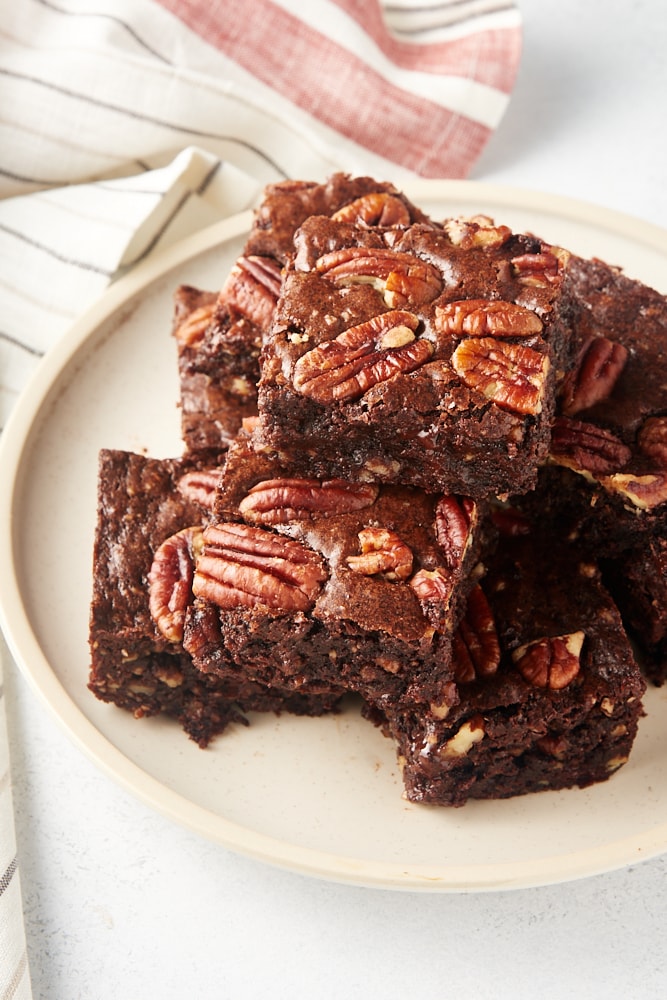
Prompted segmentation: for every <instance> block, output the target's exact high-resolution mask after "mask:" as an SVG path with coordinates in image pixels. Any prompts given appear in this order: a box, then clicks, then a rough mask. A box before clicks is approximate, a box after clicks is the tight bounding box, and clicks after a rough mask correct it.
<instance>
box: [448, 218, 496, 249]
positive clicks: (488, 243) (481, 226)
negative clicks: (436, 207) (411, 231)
mask: <svg viewBox="0 0 667 1000" xmlns="http://www.w3.org/2000/svg"><path fill="white" fill-rule="evenodd" d="M442 228H443V229H444V230H445V232H446V233H447V236H448V237H449V241H450V243H452V244H453V245H454V246H456V247H462V248H463V249H464V250H469V249H471V248H472V247H487V248H493V247H499V246H502V245H503V243H506V242H507V240H508V239H509V238H510V236H511V235H512V230H511V229H509V228H508V226H496V225H495V223H494V221H493V219H491V218H489V216H488V215H472V216H470V218H456V219H445V221H444V222H443V224H442Z"/></svg>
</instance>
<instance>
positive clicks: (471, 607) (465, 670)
mask: <svg viewBox="0 0 667 1000" xmlns="http://www.w3.org/2000/svg"><path fill="white" fill-rule="evenodd" d="M452 660H453V664H454V676H455V677H456V680H457V681H458V682H459V684H465V683H469V682H470V681H474V680H476V679H477V678H479V677H492V676H493V675H494V674H495V673H496V671H497V669H498V664H499V663H500V643H499V641H498V632H497V630H496V622H495V619H494V617H493V612H492V611H491V607H490V605H489V602H488V601H487V599H486V595H485V593H484V591H483V590H482V588H481V587H480V585H479V584H476V586H474V587H473V589H472V590H471V591H470V594H469V595H468V603H467V605H466V611H465V614H464V616H463V618H462V619H461V622H460V624H459V627H458V629H457V630H456V632H455V633H454V636H453V641H452Z"/></svg>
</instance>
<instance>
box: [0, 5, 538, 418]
mask: <svg viewBox="0 0 667 1000" xmlns="http://www.w3.org/2000/svg"><path fill="white" fill-rule="evenodd" d="M0 6H1V7H2V10H1V11H0V109H1V114H0V273H1V277H0V427H2V426H3V425H4V422H5V420H6V418H7V416H8V414H9V412H10V410H11V408H12V406H13V404H14V402H15V400H16V397H17V394H18V393H19V392H20V391H21V389H22V388H23V386H24V385H25V383H26V381H27V379H28V378H29V376H30V373H31V372H32V370H33V369H34V368H35V366H36V365H37V363H38V361H39V358H40V357H41V356H42V355H43V353H44V352H45V351H47V350H48V348H49V346H50V345H51V344H52V343H53V342H54V340H55V339H56V338H57V337H58V336H59V335H60V334H61V333H62V332H63V331H64V330H66V329H67V328H68V327H69V325H70V324H71V322H72V321H73V319H75V318H76V317H77V316H79V315H80V314H81V313H82V312H84V311H85V309H86V308H87V307H88V306H89V305H90V304H91V302H92V301H93V300H94V299H95V298H97V296H98V295H99V294H100V293H101V291H102V290H103V289H104V288H105V287H106V286H107V285H108V283H109V282H110V281H112V280H113V279H114V277H116V276H117V275H118V274H119V273H121V272H122V271H124V270H126V269H127V268H128V267H130V266H131V265H132V263H133V262H136V261H138V260H140V259H142V258H143V257H145V256H147V255H148V254H150V253H152V252H153V251H154V250H155V249H156V248H158V247H163V246H165V245H166V244H168V243H169V242H172V241H173V240H174V239H176V238H178V237H179V236H183V235H186V234H188V233H191V232H193V231H194V230H196V229H198V228H201V227H202V226H203V225H205V224H208V223H213V222H216V221H218V220H219V219H221V218H223V217H225V215H228V214H230V213H232V212H236V211H240V210H241V209H244V208H247V207H248V206H249V205H251V204H252V203H253V202H254V201H255V200H256V198H257V195H258V193H259V191H260V190H261V188H262V187H263V185H264V184H266V183H268V182H271V181H275V180H279V179H282V178H285V177H297V178H305V179H312V180H323V179H324V178H325V177H326V176H328V175H329V174H331V173H333V172H334V171H336V170H344V171H348V172H350V173H363V174H372V175H374V176H376V177H378V178H379V179H382V180H392V181H394V182H396V183H399V184H400V183H401V182H402V181H404V180H405V179H407V178H409V177H414V176H431V177H450V178H457V177H464V176H465V175H466V174H467V173H468V172H469V170H470V168H471V166H472V164H473V163H474V162H475V160H476V158H477V157H478V156H479V154H480V152H481V150H482V148H483V147H484V144H485V142H486V141H487V139H488V138H489V136H490V135H491V133H492V131H493V130H494V128H495V127H496V126H497V125H498V123H499V121H500V119H501V116H502V114H503V111H504V109H505V107H506V105H507V103H508V100H509V96H510V93H511V90H512V85H513V82H514V78H515V74H516V71H517V68H518V62H519V54H520V45H521V21H520V15H519V12H518V9H517V7H516V4H515V3H514V2H512V0H385V2H384V3H380V2H378V0H308V2H307V3H303V2H301V3H299V2H297V0H21V3H13V4H2V5H0Z"/></svg>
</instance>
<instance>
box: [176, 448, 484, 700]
mask: <svg viewBox="0 0 667 1000" xmlns="http://www.w3.org/2000/svg"><path fill="white" fill-rule="evenodd" d="M483 524H484V521H483V518H482V516H481V508H480V505H478V504H475V503H474V502H472V501H470V500H468V499H466V498H461V497H457V496H453V495H441V494H431V493H426V492H425V491H421V490H417V489H415V488H411V487H405V486H389V485H377V484H369V483H351V482H349V481H347V480H344V479H341V478H340V477H335V478H332V479H328V480H317V479H303V478H298V477H294V476H293V475H292V474H291V473H289V472H287V473H286V472H285V471H284V470H283V469H282V468H281V466H280V465H279V464H278V463H277V461H276V460H275V459H274V458H272V457H271V456H268V455H264V454H261V453H257V452H255V451H253V450H252V448H251V447H250V445H249V442H248V440H246V439H244V438H240V439H239V440H238V441H237V442H236V443H235V444H234V445H232V446H231V448H230V450H229V453H228V457H227V463H226V467H225V472H224V475H223V477H222V480H221V485H220V488H219V491H218V498H217V501H216V519H215V522H214V523H213V524H212V525H211V526H210V528H209V529H207V531H206V532H205V535H204V550H203V554H202V555H201V556H200V558H199V560H198V563H197V569H196V572H195V578H194V585H193V591H194V593H195V595H196V598H197V599H196V601H195V603H194V605H193V606H192V608H190V609H189V611H188V614H187V617H186V622H185V634H184V645H185V648H186V649H187V651H188V652H189V653H190V654H191V656H192V658H193V662H194V664H195V665H196V666H197V668H198V669H199V670H201V671H202V673H204V674H212V675H215V674H216V673H217V672H219V671H222V673H223V674H227V673H228V672H229V671H230V670H233V669H235V668H236V669H238V670H240V671H242V672H243V674H244V675H246V676H248V677H252V678H253V679H255V680H257V681H260V682H261V683H263V684H267V685H276V684H278V685H280V686H282V687H286V688H288V687H294V688H295V689H297V690H298V689H299V688H300V687H301V685H303V683H304V682H305V681H308V682H309V683H310V684H311V685H324V688H325V690H326V689H329V688H331V686H334V687H338V686H343V687H344V688H345V690H347V691H349V692H354V693H356V694H360V695H362V696H363V697H367V696H368V695H369V694H374V695H375V696H376V697H378V696H380V695H386V696H387V697H390V698H391V699H392V700H394V701H396V702H397V703H401V702H410V703H419V704H420V706H421V710H422V711H424V712H425V713H427V714H428V713H429V712H430V711H431V710H440V708H441V706H442V705H443V704H444V703H449V702H450V701H451V700H452V699H454V698H455V697H456V693H455V689H454V685H453V684H452V683H451V679H452V678H451V638H452V634H453V631H454V629H455V627H456V624H457V622H458V618H459V617H460V614H461V612H462V610H463V601H464V597H465V595H466V594H467V592H468V590H469V589H470V587H471V586H472V581H473V580H474V579H475V572H476V569H477V566H478V561H479V556H480V550H481V548H482V546H483V545H485V544H487V543H486V539H485V537H484V528H483Z"/></svg>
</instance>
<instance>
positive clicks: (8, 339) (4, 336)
mask: <svg viewBox="0 0 667 1000" xmlns="http://www.w3.org/2000/svg"><path fill="white" fill-rule="evenodd" d="M0 340H4V341H5V343H7V344H11V345H12V346H13V347H19V348H20V349H21V350H22V351H25V352H26V354H32V355H33V357H35V358H43V357H44V351H38V350H37V348H36V347H31V346H30V345H29V344H24V343H23V341H22V340H17V339H16V337H12V336H10V334H8V333H5V332H4V330H0ZM1 697H2V692H0V698H1Z"/></svg>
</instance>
